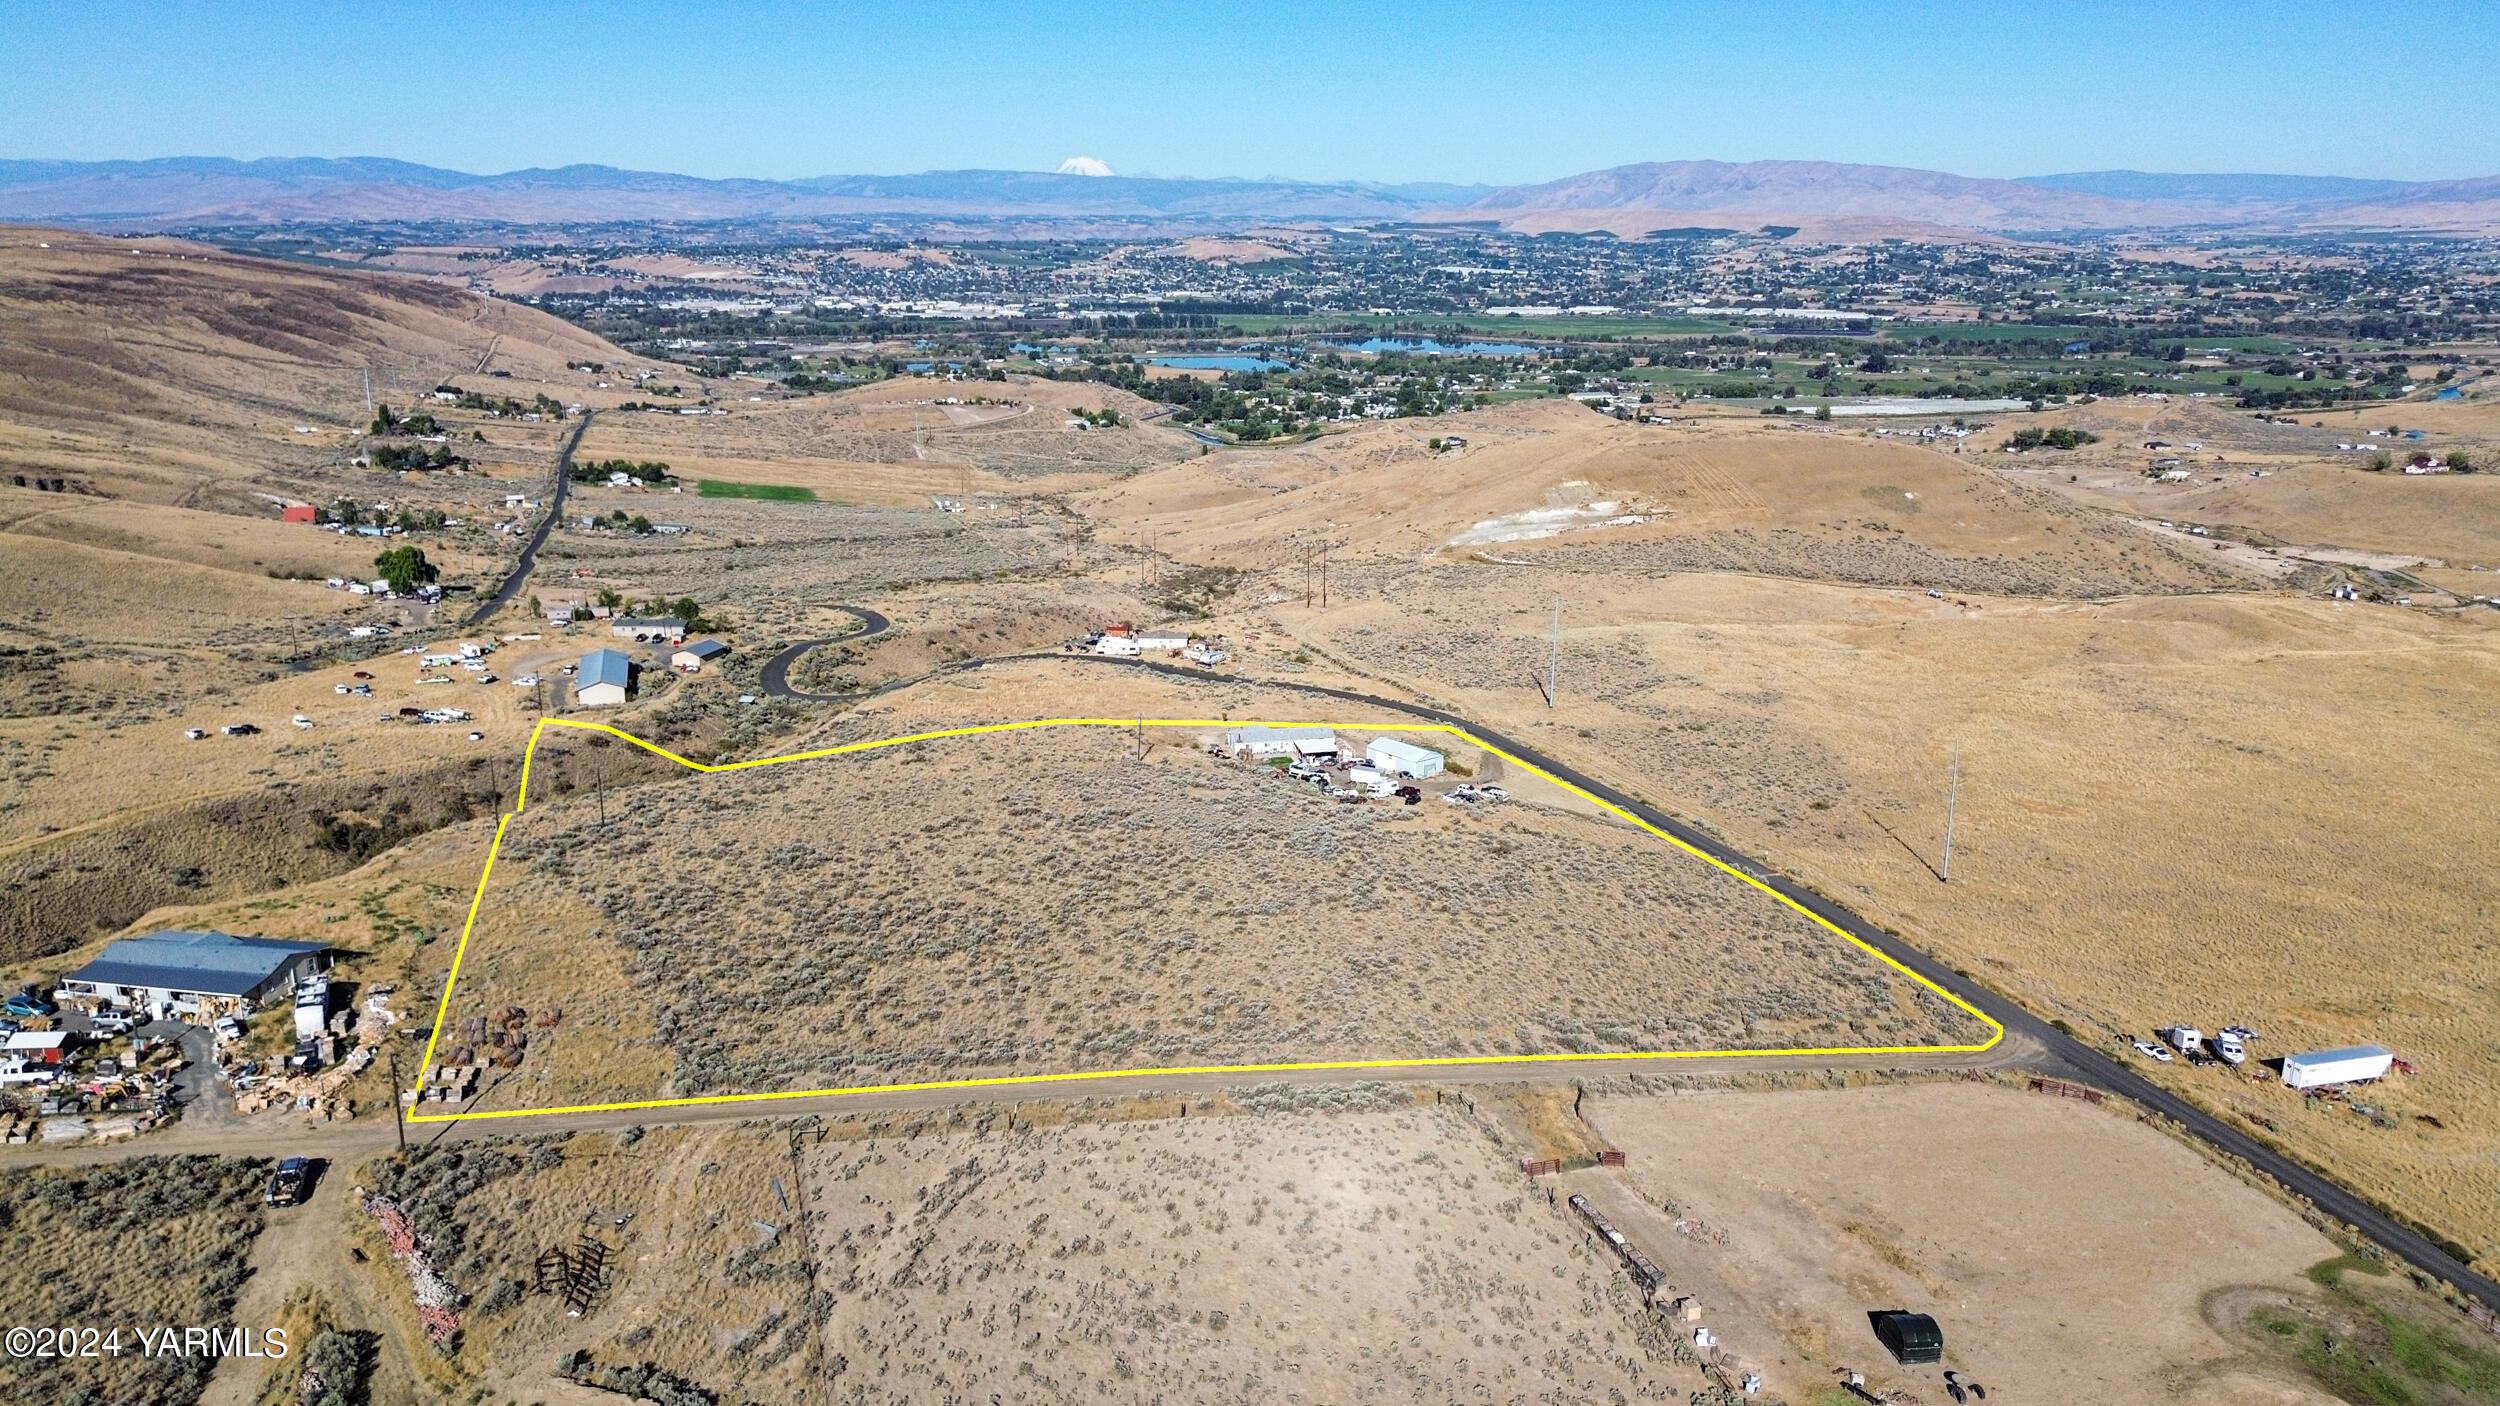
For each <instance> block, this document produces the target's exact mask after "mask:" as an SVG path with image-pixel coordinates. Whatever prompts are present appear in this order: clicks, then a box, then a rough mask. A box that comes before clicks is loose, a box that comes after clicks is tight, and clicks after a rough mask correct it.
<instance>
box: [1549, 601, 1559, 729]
mask: <svg viewBox="0 0 2500 1406" xmlns="http://www.w3.org/2000/svg"><path fill="white" fill-rule="evenodd" d="M1561 694H1562V602H1561V601H1556V602H1554V643H1553V647H1552V649H1551V650H1550V651H1549V652H1548V653H1547V654H1546V656H1545V706H1546V707H1548V708H1551V707H1553V706H1554V701H1555V699H1557V698H1559V697H1560V696H1561Z"/></svg>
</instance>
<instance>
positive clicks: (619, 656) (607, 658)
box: [573, 649, 634, 708]
mask: <svg viewBox="0 0 2500 1406" xmlns="http://www.w3.org/2000/svg"><path fill="white" fill-rule="evenodd" d="M633 696H634V661H633V659H632V657H631V656H629V655H627V654H626V653H625V651H623V650H621V649H594V650H592V651H591V652H589V653H588V654H585V655H583V656H582V662H581V664H580V665H579V666H578V667H577V668H576V669H575V671H574V674H573V701H574V702H576V703H578V704H580V705H581V706H583V707H585V708H613V707H615V706H616V705H617V704H619V703H622V702H624V701H625V700H626V699H628V698H631V697H633Z"/></svg>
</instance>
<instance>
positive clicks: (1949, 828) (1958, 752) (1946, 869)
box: [1936, 747, 1962, 884]
mask: <svg viewBox="0 0 2500 1406" xmlns="http://www.w3.org/2000/svg"><path fill="white" fill-rule="evenodd" d="M1961 799H1962V749H1961V748H1960V747H1955V748H1954V749H1953V779H1952V780H1951V781H1949V782H1947V783H1946V784H1945V790H1944V864H1943V865H1942V866H1941V867H1940V868H1938V869H1937V870H1936V879H1937V881H1938V882H1939V883H1948V884H1949V883H1951V882H1953V811H1954V807H1955V806H1956V805H1957V804H1958V803H1959V802H1960V801H1961Z"/></svg>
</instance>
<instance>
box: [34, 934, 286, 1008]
mask: <svg viewBox="0 0 2500 1406" xmlns="http://www.w3.org/2000/svg"><path fill="white" fill-rule="evenodd" d="M328 950H329V948H328V947H327V945H325V944H323V943H319V942H290V941H287V940H286V939H284V938H275V937H236V936H235V935H234V934H232V933H224V932H185V931H180V930H173V931H167V932H156V933H150V934H148V935H147V936H145V937H125V938H122V939H121V940H119V941H117V942H110V943H107V944H105V947H104V950H103V951H102V952H101V953H99V954H97V956H96V959H95V960H94V961H92V962H89V963H88V964H86V965H85V966H83V967H80V968H79V969H78V970H76V971H74V972H71V973H70V974H69V975H68V976H67V977H66V978H64V980H68V981H85V982H93V983H99V984H102V985H107V986H149V987H160V988H163V989H165V990H169V991H197V992H201V993H204V994H206V995H211V996H241V995H246V994H248V993H250V992H252V991H254V990H257V989H258V988H259V987H260V986H261V985H262V984H264V983H265V982H267V981H268V980H269V978H270V977H272V976H275V975H276V974H277V973H278V971H279V970H280V969H281V968H283V967H284V966H285V965H286V964H287V963H288V962H290V961H292V960H294V959H295V958H297V957H300V956H303V955H304V954H306V953H310V952H326V951H328Z"/></svg>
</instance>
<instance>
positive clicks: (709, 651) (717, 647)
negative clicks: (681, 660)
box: [679, 640, 729, 659]
mask: <svg viewBox="0 0 2500 1406" xmlns="http://www.w3.org/2000/svg"><path fill="white" fill-rule="evenodd" d="M679 652H680V653H683V654H691V655H693V656H695V657H696V658H697V659H717V658H719V657H720V656H721V655H724V654H727V653H728V652H729V646H728V645H725V644H722V643H721V642H720V641H719V640H696V641H695V642H694V643H692V644H690V645H687V646H686V647H685V648H684V649H683V650H681V651H679Z"/></svg>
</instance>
